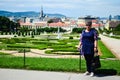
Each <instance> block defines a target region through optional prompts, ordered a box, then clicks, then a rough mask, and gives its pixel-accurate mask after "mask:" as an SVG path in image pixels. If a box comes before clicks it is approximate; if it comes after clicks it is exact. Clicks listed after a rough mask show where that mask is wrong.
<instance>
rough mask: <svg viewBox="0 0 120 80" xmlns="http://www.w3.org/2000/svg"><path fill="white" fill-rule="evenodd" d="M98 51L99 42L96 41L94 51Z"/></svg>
mask: <svg viewBox="0 0 120 80" xmlns="http://www.w3.org/2000/svg"><path fill="white" fill-rule="evenodd" d="M97 50H98V41H97V40H95V41H94V51H97Z"/></svg>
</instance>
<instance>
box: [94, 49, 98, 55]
mask: <svg viewBox="0 0 120 80" xmlns="http://www.w3.org/2000/svg"><path fill="white" fill-rule="evenodd" d="M94 56H98V49H97V48H94Z"/></svg>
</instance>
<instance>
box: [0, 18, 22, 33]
mask: <svg viewBox="0 0 120 80" xmlns="http://www.w3.org/2000/svg"><path fill="white" fill-rule="evenodd" d="M19 28H20V24H19V23H15V22H13V21H10V20H9V18H7V17H4V16H0V31H3V32H10V31H15V30H16V31H17V30H18V29H19Z"/></svg>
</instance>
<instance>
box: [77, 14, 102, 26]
mask: <svg viewBox="0 0 120 80" xmlns="http://www.w3.org/2000/svg"><path fill="white" fill-rule="evenodd" d="M88 21H92V27H94V28H98V27H100V26H103V25H102V23H101V22H100V21H99V18H98V17H91V16H86V17H79V18H78V22H77V24H78V27H81V28H84V27H85V23H86V22H88Z"/></svg>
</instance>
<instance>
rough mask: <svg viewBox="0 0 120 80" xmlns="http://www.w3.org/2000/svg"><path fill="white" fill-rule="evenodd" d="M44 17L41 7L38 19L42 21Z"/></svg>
mask: <svg viewBox="0 0 120 80" xmlns="http://www.w3.org/2000/svg"><path fill="white" fill-rule="evenodd" d="M44 17H45V15H44V13H43V7H42V6H41V11H40V16H39V18H40V20H41V21H43V19H44Z"/></svg>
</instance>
